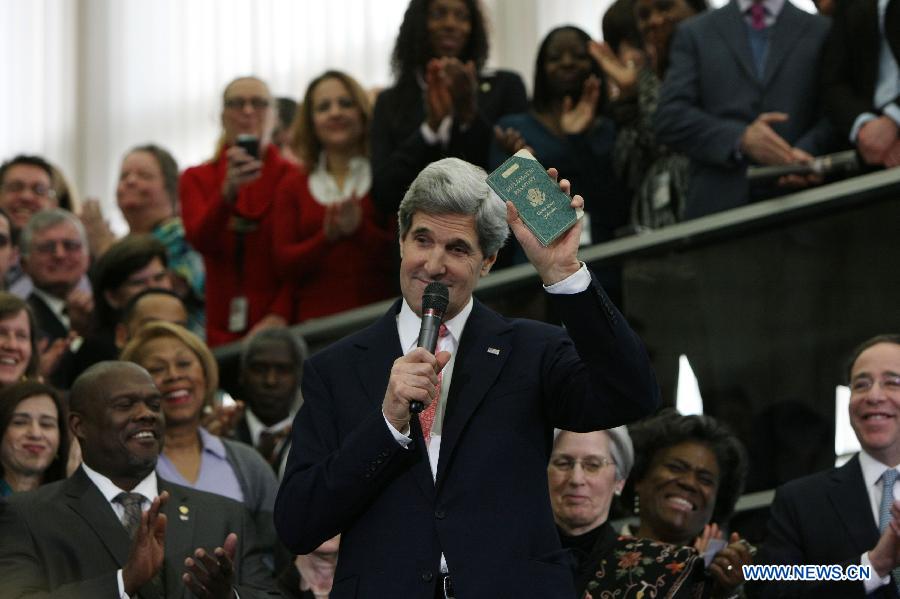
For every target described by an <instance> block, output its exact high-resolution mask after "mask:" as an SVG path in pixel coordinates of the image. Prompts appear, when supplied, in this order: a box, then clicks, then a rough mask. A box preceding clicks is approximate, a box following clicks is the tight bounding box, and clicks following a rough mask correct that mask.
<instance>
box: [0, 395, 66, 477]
mask: <svg viewBox="0 0 900 599" xmlns="http://www.w3.org/2000/svg"><path fill="white" fill-rule="evenodd" d="M38 395H48V396H49V397H50V399H52V400H53V403H54V404H55V405H56V412H57V423H56V424H57V427H58V428H59V449H58V450H57V452H56V457H55V459H54V460H53V461H52V462H51V463H50V465H49V466H48V467H47V469H46V470H45V471H44V477H43V480H42V481H41V484H44V485H45V484H47V483H52V482H53V481H55V480H60V479H63V478H65V477H66V464H67V463H68V460H69V423H68V411H67V410H66V405H65V403H64V402H63V400H62V397H61V396H60V394H59V392H58V391H56V389H54V388H53V387H50V386H49V385H45V384H44V383H41V382H38V381H36V380H34V379H26V380H24V381H21V382H18V383H14V384H12V385H9V386H8V387H4V388H3V390H0V438H2V437H3V436H4V435H5V434H6V429H7V427H9V423H10V421H11V420H12V416H13V414H14V413H15V411H16V407H18V405H19V404H20V403H22V402H23V401H25V400H26V399H28V398H29V397H35V396H38ZM3 475H4V472H3V464H0V477H2V476H3Z"/></svg>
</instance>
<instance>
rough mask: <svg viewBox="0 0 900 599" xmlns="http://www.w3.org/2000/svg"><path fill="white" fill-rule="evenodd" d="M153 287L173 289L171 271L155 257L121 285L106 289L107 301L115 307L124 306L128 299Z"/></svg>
mask: <svg viewBox="0 0 900 599" xmlns="http://www.w3.org/2000/svg"><path fill="white" fill-rule="evenodd" d="M151 288H152V289H172V282H171V281H170V280H169V271H167V270H166V267H165V266H163V263H162V261H161V260H160V259H159V258H153V260H151V261H150V262H149V263H148V264H147V265H146V266H144V267H142V268H139V269H137V270H136V271H134V272H133V273H131V274H130V275H129V276H128V278H127V279H125V281H124V282H123V283H122V284H121V285H119V286H118V287H116V288H115V289H111V290H109V291H106V292H105V293H106V301H107V302H109V305H110V306H112V307H113V308H117V309H118V308H123V307H124V306H125V304H127V303H128V300H130V299H131V298H133V297H134V296H136V295H137V294H138V293H140V292H141V291H144V290H145V289H151Z"/></svg>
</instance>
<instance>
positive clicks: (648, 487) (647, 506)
mask: <svg viewBox="0 0 900 599" xmlns="http://www.w3.org/2000/svg"><path fill="white" fill-rule="evenodd" d="M631 434H632V437H633V439H634V447H635V463H634V467H633V468H632V470H631V478H632V481H633V482H634V493H635V509H636V511H638V512H639V513H638V515H639V517H640V523H639V525H638V528H637V530H636V531H635V536H637V537H642V538H648V539H653V540H656V541H661V542H663V543H669V544H670V545H675V546H679V547H694V548H696V549H697V550H698V551H699V552H700V553H701V554H702V555H703V556H704V558H705V560H706V562H707V564H708V565H707V575H708V577H709V579H710V581H711V584H712V587H711V593H712V596H713V597H730V596H731V595H733V594H734V593H735V591H736V590H737V589H738V588H739V587H740V586H741V585H742V584H743V582H744V577H743V572H742V568H741V567H742V566H743V565H744V564H748V563H751V562H752V558H753V556H752V553H753V552H754V551H755V550H754V549H753V548H752V547H751V546H750V545H749V543H747V542H746V541H744V540H742V539H741V538H740V535H739V534H738V533H736V532H732V533H731V535H730V537H728V539H727V540H725V539H722V538H721V537H722V531H721V529H720V527H724V526H725V524H726V523H727V521H728V518H729V517H730V516H731V513H732V512H733V511H734V506H735V504H736V503H737V500H738V498H739V497H740V495H741V491H742V490H743V488H744V479H745V478H746V476H747V456H746V452H745V450H744V447H743V445H742V444H741V442H740V441H739V440H738V439H737V437H735V436H734V434H732V433H731V431H729V430H728V428H726V427H725V426H724V425H722V424H720V423H719V422H717V421H716V420H714V419H713V418H711V417H709V416H682V415H680V414H679V413H678V412H676V411H675V410H672V409H669V410H663V411H662V412H660V413H659V414H658V415H657V416H655V417H654V418H651V419H649V420H645V421H643V422H640V423H639V424H638V425H636V426H634V427H632V429H631Z"/></svg>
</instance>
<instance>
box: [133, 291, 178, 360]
mask: <svg viewBox="0 0 900 599" xmlns="http://www.w3.org/2000/svg"><path fill="white" fill-rule="evenodd" d="M157 320H162V321H163V322H171V323H172V324H177V325H181V326H183V327H185V328H187V326H188V313H187V309H186V308H185V307H184V303H183V302H182V301H181V300H180V299H178V298H177V297H172V296H171V295H168V294H166V293H149V294H147V295H145V296H143V297H141V299H139V300H138V301H137V304H135V306H134V308H133V309H132V311H131V316H130V317H129V319H128V321H127V322H124V323H123V322H120V323H119V324H117V325H116V346H118V347H119V348H123V347H125V344H126V343H128V341H130V340H131V338H132V337H134V336H135V334H137V332H138V330H139V329H140V328H141V327H142V326H144V325H145V324H147V323H148V322H154V321H157Z"/></svg>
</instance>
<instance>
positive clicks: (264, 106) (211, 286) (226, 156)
mask: <svg viewBox="0 0 900 599" xmlns="http://www.w3.org/2000/svg"><path fill="white" fill-rule="evenodd" d="M222 103H223V106H222V128H223V134H222V139H221V143H220V145H219V148H218V149H217V151H216V155H215V157H214V158H213V159H212V160H211V161H210V162H207V163H205V164H201V165H199V166H194V167H191V168H189V169H187V170H186V171H185V172H184V174H182V175H181V181H180V187H179V191H180V194H179V196H180V198H181V216H182V218H183V219H184V229H185V232H186V234H187V239H188V241H189V242H190V243H191V245H192V246H193V247H194V248H195V249H196V250H197V251H198V252H200V254H202V256H203V263H204V265H205V267H206V340H207V342H208V343H209V345H210V347H214V346H217V345H221V344H223V343H229V342H231V341H236V340H238V339H240V338H242V337H244V336H246V335H248V334H250V333H253V332H255V331H256V330H258V329H260V328H265V327H268V326H279V325H284V324H287V321H288V318H290V313H291V288H290V286H289V285H288V283H287V282H286V281H282V280H281V278H280V277H279V276H278V274H277V271H276V268H275V256H274V249H273V247H274V246H273V244H272V228H273V222H274V218H273V213H274V210H273V204H274V203H275V193H276V189H277V188H278V185H279V184H280V183H281V182H282V181H283V180H284V178H285V177H286V176H287V175H289V174H290V173H292V172H294V171H295V167H294V166H293V165H291V164H289V163H288V162H286V161H285V160H284V159H283V158H282V157H281V155H280V154H279V152H278V149H277V148H276V147H275V146H274V145H272V144H271V143H270V139H271V132H272V127H273V125H274V123H275V113H274V111H273V99H272V94H271V93H270V92H269V87H268V86H267V85H266V84H265V83H264V82H263V81H261V80H260V79H257V78H256V77H241V78H238V79H235V80H234V81H232V82H231V83H229V84H228V85H227V86H226V88H225V92H224V94H223V98H222ZM239 138H240V139H239ZM239 142H240V143H239ZM240 144H244V145H243V146H242V145H240Z"/></svg>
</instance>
